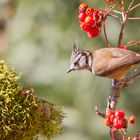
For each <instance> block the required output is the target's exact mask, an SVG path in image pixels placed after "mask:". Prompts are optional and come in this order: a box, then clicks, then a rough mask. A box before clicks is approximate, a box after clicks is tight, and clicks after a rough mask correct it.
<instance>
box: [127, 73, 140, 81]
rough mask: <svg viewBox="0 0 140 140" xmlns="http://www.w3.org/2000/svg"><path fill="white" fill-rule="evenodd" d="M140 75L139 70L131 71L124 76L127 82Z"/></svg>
mask: <svg viewBox="0 0 140 140" xmlns="http://www.w3.org/2000/svg"><path fill="white" fill-rule="evenodd" d="M139 76H140V72H133V73H132V74H131V75H130V76H128V77H127V78H126V80H125V81H126V83H127V82H129V81H131V80H133V79H135V78H137V77H139Z"/></svg>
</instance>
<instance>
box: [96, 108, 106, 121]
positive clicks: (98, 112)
mask: <svg viewBox="0 0 140 140" xmlns="http://www.w3.org/2000/svg"><path fill="white" fill-rule="evenodd" d="M95 112H96V114H97V115H99V116H100V117H102V118H105V114H104V113H102V112H100V111H99V110H98V108H97V106H96V107H95Z"/></svg>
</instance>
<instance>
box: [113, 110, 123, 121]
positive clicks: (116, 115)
mask: <svg viewBox="0 0 140 140" xmlns="http://www.w3.org/2000/svg"><path fill="white" fill-rule="evenodd" d="M124 116H125V114H124V112H123V111H122V110H121V109H119V110H117V111H116V113H115V117H119V118H122V119H124Z"/></svg>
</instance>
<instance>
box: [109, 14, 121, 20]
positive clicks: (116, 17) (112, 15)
mask: <svg viewBox="0 0 140 140" xmlns="http://www.w3.org/2000/svg"><path fill="white" fill-rule="evenodd" d="M108 16H111V17H113V18H115V19H117V20H121V19H120V18H119V17H118V16H116V15H114V14H111V13H109V14H108Z"/></svg>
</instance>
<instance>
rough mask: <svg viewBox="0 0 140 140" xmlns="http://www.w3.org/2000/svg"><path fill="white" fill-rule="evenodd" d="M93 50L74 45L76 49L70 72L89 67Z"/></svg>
mask: <svg viewBox="0 0 140 140" xmlns="http://www.w3.org/2000/svg"><path fill="white" fill-rule="evenodd" d="M90 56H91V52H89V51H85V50H81V49H79V48H78V47H76V45H74V49H73V51H72V54H71V61H70V68H69V70H68V73H69V72H71V71H76V70H82V69H89V70H90V68H89V67H90V66H89V63H91V62H89V61H90V60H91V59H90V58H89V57H90Z"/></svg>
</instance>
